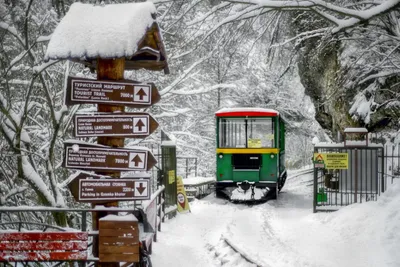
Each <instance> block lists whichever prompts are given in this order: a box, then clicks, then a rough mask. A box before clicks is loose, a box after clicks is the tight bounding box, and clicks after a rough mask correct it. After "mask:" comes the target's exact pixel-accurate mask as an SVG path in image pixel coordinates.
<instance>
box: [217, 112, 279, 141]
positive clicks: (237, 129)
mask: <svg viewBox="0 0 400 267" xmlns="http://www.w3.org/2000/svg"><path fill="white" fill-rule="evenodd" d="M219 147H227V148H270V147H275V142H274V120H273V119H272V118H249V119H245V118H223V119H220V120H219Z"/></svg>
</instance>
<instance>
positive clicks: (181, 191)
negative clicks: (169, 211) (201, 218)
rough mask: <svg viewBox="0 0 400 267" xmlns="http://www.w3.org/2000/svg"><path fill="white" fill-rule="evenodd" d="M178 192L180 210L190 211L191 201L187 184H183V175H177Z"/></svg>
mask: <svg viewBox="0 0 400 267" xmlns="http://www.w3.org/2000/svg"><path fill="white" fill-rule="evenodd" d="M176 193H177V200H178V203H177V204H178V212H187V211H190V207H189V201H188V199H187V196H186V191H185V186H184V185H183V181H182V177H180V176H177V177H176Z"/></svg>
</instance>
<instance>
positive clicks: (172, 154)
mask: <svg viewBox="0 0 400 267" xmlns="http://www.w3.org/2000/svg"><path fill="white" fill-rule="evenodd" d="M161 162H162V172H163V176H164V179H163V184H164V186H165V205H166V206H167V207H169V206H174V205H177V188H176V143H175V142H174V141H172V140H171V139H170V138H169V137H168V136H167V135H166V134H165V133H164V131H161ZM175 215H176V211H174V212H173V213H172V214H168V217H169V218H170V217H173V216H175Z"/></svg>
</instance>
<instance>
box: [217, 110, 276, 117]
mask: <svg viewBox="0 0 400 267" xmlns="http://www.w3.org/2000/svg"><path fill="white" fill-rule="evenodd" d="M278 115H279V113H278V112H276V111H270V112H263V111H229V112H219V113H217V114H216V116H217V117H246V116H248V117H277V116H278Z"/></svg>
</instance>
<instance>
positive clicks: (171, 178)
mask: <svg viewBox="0 0 400 267" xmlns="http://www.w3.org/2000/svg"><path fill="white" fill-rule="evenodd" d="M174 181H175V170H172V171H168V183H169V184H173V183H174Z"/></svg>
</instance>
